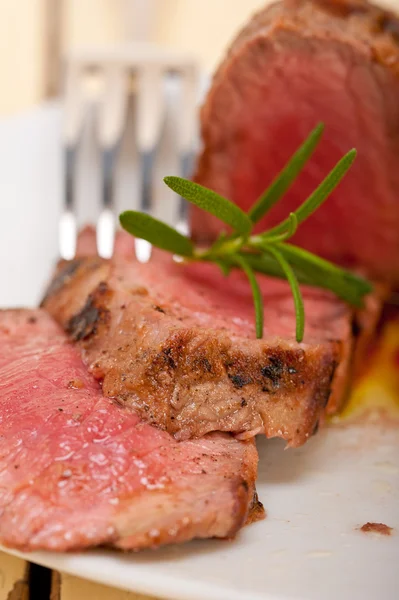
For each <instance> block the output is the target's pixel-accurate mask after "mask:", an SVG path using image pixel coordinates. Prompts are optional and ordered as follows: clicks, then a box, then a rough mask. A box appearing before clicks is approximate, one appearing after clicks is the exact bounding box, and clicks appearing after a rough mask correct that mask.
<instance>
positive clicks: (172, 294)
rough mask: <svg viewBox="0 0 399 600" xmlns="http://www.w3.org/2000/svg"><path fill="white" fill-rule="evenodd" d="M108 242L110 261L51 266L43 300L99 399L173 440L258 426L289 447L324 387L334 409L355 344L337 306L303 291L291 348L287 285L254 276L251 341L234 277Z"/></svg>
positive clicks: (244, 433)
mask: <svg viewBox="0 0 399 600" xmlns="http://www.w3.org/2000/svg"><path fill="white" fill-rule="evenodd" d="M118 245H119V250H118V251H117V254H116V256H115V258H114V259H113V260H112V261H111V262H107V261H104V260H101V259H99V258H96V257H89V258H80V259H77V260H75V261H72V262H71V263H61V264H60V267H59V270H58V274H57V275H56V277H55V279H54V281H53V283H52V285H51V287H50V289H49V292H48V294H47V297H46V299H45V301H44V303H43V306H44V307H45V308H46V309H47V310H48V311H49V312H50V314H51V315H52V316H53V317H54V318H55V319H56V320H57V321H58V322H59V323H60V324H61V325H62V326H63V327H64V329H65V330H66V331H67V332H68V333H69V335H70V336H71V338H72V339H73V340H75V341H76V342H78V344H79V346H80V347H81V349H82V353H83V360H84V362H85V363H86V364H87V365H88V367H89V370H90V372H91V373H92V374H93V375H94V376H95V377H96V378H97V379H99V380H100V381H102V389H103V392H104V394H105V395H106V396H110V397H114V398H118V399H119V400H121V401H123V402H124V403H127V404H128V405H129V406H131V407H133V408H134V410H136V411H137V412H138V413H139V414H140V416H141V417H142V418H143V419H146V420H147V421H149V422H150V423H154V424H156V425H157V426H159V427H161V428H162V429H165V430H167V431H169V432H170V433H173V434H174V435H175V437H176V438H177V439H187V438H189V437H192V436H195V437H196V436H201V435H203V434H205V433H207V432H209V431H214V430H220V431H231V432H234V433H235V434H238V435H240V436H241V437H242V438H246V437H250V436H253V435H254V434H256V433H259V432H264V433H265V434H266V435H267V436H268V437H273V436H280V437H283V438H284V439H285V440H287V442H288V444H289V445H291V446H298V445H300V444H302V443H304V442H305V441H306V439H307V438H308V437H309V436H310V435H312V433H313V432H314V431H315V429H316V428H317V424H318V420H319V418H320V416H321V414H322V413H323V411H324V408H325V406H326V404H327V402H328V401H329V398H330V394H331V391H332V390H333V391H334V393H333V396H332V398H331V402H332V403H333V404H332V407H333V408H336V406H337V404H339V402H340V401H341V400H342V397H343V395H344V391H345V388H346V385H347V379H348V376H349V375H350V366H351V360H352V353H353V347H354V339H353V336H352V324H353V314H352V311H351V309H350V308H348V307H347V306H346V305H344V304H343V303H341V302H340V301H338V300H336V299H335V298H333V297H332V296H330V295H329V294H328V293H325V292H322V291H320V290H314V289H306V288H304V296H305V306H306V314H307V325H306V333H305V340H304V343H301V344H298V343H296V342H295V339H294V331H295V314H294V308H293V301H292V296H291V293H290V291H289V287H288V284H286V283H285V282H282V281H278V280H273V279H268V278H266V277H263V278H262V277H260V278H259V280H260V283H261V287H262V290H263V294H264V303H265V308H266V311H265V335H264V339H262V340H256V339H255V334H254V317H253V304H252V300H251V293H250V289H249V285H248V284H247V282H246V280H245V279H244V278H243V277H242V274H240V273H233V274H231V276H230V277H229V278H228V279H225V278H223V276H222V275H221V274H220V273H219V271H218V270H217V269H216V268H214V267H213V266H212V265H191V266H189V267H183V266H182V265H176V264H175V263H173V262H172V261H171V259H170V257H169V256H167V255H164V254H163V253H161V252H158V253H155V255H154V257H153V259H152V260H151V262H150V263H149V264H146V265H141V264H139V263H138V262H137V261H136V260H135V259H134V257H133V253H132V250H131V246H132V239H131V238H130V237H129V236H127V235H122V236H121V237H120V238H119V241H118ZM84 250H87V248H84ZM337 365H338V368H337Z"/></svg>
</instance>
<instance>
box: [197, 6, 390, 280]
mask: <svg viewBox="0 0 399 600" xmlns="http://www.w3.org/2000/svg"><path fill="white" fill-rule="evenodd" d="M398 98H399V21H398V19H397V18H396V17H395V16H393V15H392V14H391V13H389V12H386V11H384V10H382V9H380V8H376V7H374V6H372V5H370V4H368V3H367V2H364V1H362V0H314V1H311V0H290V1H287V2H279V3H276V4H273V5H272V6H268V7H266V8H265V9H264V10H262V11H261V12H259V13H258V14H257V15H255V16H254V18H253V19H252V21H251V22H250V23H249V24H248V25H247V26H246V27H245V28H244V29H243V30H242V31H241V33H240V34H239V35H238V37H237V38H236V40H235V41H234V43H233V44H232V46H231V48H230V50H229V51H228V53H227V56H226V58H225V60H224V61H223V62H222V64H221V65H220V67H219V69H218V71H217V73H216V75H215V77H214V80H213V84H212V87H211V89H210V92H209V94H208V97H207V99H206V101H205V104H204V106H203V108H202V115H201V120H202V137H203V143H204V146H203V148H204V149H203V153H202V155H201V157H200V159H199V163H198V168H197V172H196V175H195V180H196V181H197V182H199V183H201V184H203V185H205V186H208V187H210V188H212V189H213V190H216V191H217V192H219V193H221V194H223V195H225V196H227V197H228V198H230V199H231V200H233V201H234V202H236V203H237V204H238V205H240V206H241V207H242V208H244V209H248V208H249V207H250V206H251V204H252V203H253V202H254V201H255V199H256V198H257V197H258V195H259V194H260V193H261V192H262V191H263V190H264V189H265V188H266V186H267V185H268V184H270V182H271V181H272V179H273V177H274V176H275V175H276V174H277V173H278V172H279V170H280V169H281V168H282V167H283V165H284V164H285V163H286V161H287V160H288V159H289V157H290V156H291V155H292V154H293V152H294V151H295V150H296V148H297V147H298V146H299V144H300V143H301V142H302V141H303V140H304V138H305V137H306V136H307V135H308V133H309V132H310V130H311V129H312V128H313V127H314V126H315V125H316V123H317V122H319V121H324V123H325V124H326V129H325V134H324V138H323V140H322V141H321V143H320V146H319V148H318V149H317V150H316V152H315V154H314V156H313V157H312V159H311V161H310V162H309V164H308V165H307V167H306V168H305V170H304V172H303V173H302V174H301V176H300V177H299V178H298V180H297V181H296V182H295V184H294V185H293V187H292V188H291V190H290V191H289V192H288V194H287V196H286V197H285V198H284V199H283V200H282V201H281V202H280V203H279V204H278V205H277V206H276V207H274V209H273V210H272V211H271V212H270V214H269V215H267V217H266V218H265V219H264V220H263V221H262V223H261V225H260V228H265V227H267V226H272V225H274V224H276V223H277V222H278V221H280V220H281V219H282V218H283V217H286V216H287V215H288V213H289V212H290V211H292V210H294V209H295V208H296V207H297V206H298V205H299V203H300V202H302V201H303V200H304V199H305V198H306V197H307V195H308V194H309V193H310V192H311V191H312V190H314V189H315V187H316V185H318V184H319V182H320V181H321V179H322V178H323V177H324V176H325V175H326V174H327V173H328V171H329V170H330V169H331V168H332V167H333V165H334V164H335V162H336V161H338V159H339V158H340V157H341V156H342V155H343V153H344V152H346V151H348V150H349V149H350V148H352V147H356V148H357V149H358V157H357V160H356V162H355V164H354V166H353V168H352V169H351V171H350V173H349V174H348V175H347V176H346V177H345V180H344V181H343V182H342V183H341V184H340V186H339V187H338V188H337V190H335V191H334V193H333V194H332V196H331V198H330V199H329V201H328V202H327V203H326V204H325V205H324V206H323V207H321V209H320V210H319V211H317V212H316V213H315V214H314V215H312V217H311V218H310V219H309V220H308V221H306V222H305V223H303V224H302V225H301V226H300V228H299V229H298V231H297V233H296V234H295V237H294V238H293V239H294V242H295V243H297V244H299V245H301V246H303V247H304V248H308V249H310V250H312V251H314V252H316V253H317V254H319V255H321V256H324V257H326V258H329V259H331V260H333V261H336V262H338V263H341V264H344V265H348V266H350V267H353V266H361V267H362V268H365V269H366V272H367V274H368V275H369V276H372V277H374V278H377V279H382V280H384V281H386V282H389V283H393V284H398V283H399V204H398V196H397V189H398V187H399V168H398V166H399V159H398V157H399V102H398ZM193 227H194V232H195V235H196V237H197V238H202V239H209V238H211V239H213V238H214V237H215V236H216V234H217V233H218V232H219V230H220V223H219V222H218V221H217V220H216V219H214V218H211V217H209V215H207V214H205V213H203V212H197V211H196V212H195V213H194V217H193Z"/></svg>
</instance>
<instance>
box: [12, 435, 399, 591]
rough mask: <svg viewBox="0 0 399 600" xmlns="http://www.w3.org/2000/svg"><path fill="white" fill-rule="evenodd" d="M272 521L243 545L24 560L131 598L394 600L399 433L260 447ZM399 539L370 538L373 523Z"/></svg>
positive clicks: (214, 543)
mask: <svg viewBox="0 0 399 600" xmlns="http://www.w3.org/2000/svg"><path fill="white" fill-rule="evenodd" d="M259 450H260V456H261V462H260V472H259V480H258V491H259V495H260V498H261V500H262V501H263V502H264V504H265V508H266V510H267V513H268V516H267V519H266V520H264V521H263V522H260V523H255V524H253V525H251V526H249V527H247V528H245V529H244V530H243V531H242V532H241V533H240V535H239V536H238V537H237V539H236V540H234V541H221V540H209V541H197V542H192V543H189V544H185V545H181V546H171V547H169V548H164V549H161V550H158V551H146V552H141V553H139V554H122V553H119V552H114V551H94V552H87V553H81V554H70V555H66V554H61V555H57V554H50V553H34V554H24V555H22V556H24V557H25V558H27V559H29V560H31V561H34V562H38V563H40V564H43V565H46V566H49V567H52V568H55V569H59V570H61V571H65V572H67V573H71V574H73V575H77V576H79V577H85V578H87V579H92V580H94V581H97V582H100V583H104V584H108V585H111V586H115V587H121V588H124V589H127V590H131V591H136V592H142V593H146V594H152V595H155V596H158V597H160V598H168V599H176V600H177V599H179V600H180V599H181V600H205V598H206V599H209V600H288V599H291V600H293V599H295V600H305V599H306V600H337V598H339V599H340V600H375V599H376V598H382V599H384V600H394V599H397V598H398V591H399V568H398V560H399V431H398V430H393V429H392V430H388V431H384V430H382V429H379V428H378V427H376V426H375V427H370V426H368V427H359V428H352V427H351V428H347V429H339V430H338V429H332V430H329V431H326V432H323V433H321V434H319V435H318V436H317V437H316V438H314V439H313V440H311V441H310V442H308V444H307V445H306V446H305V447H303V448H301V449H299V450H289V451H284V450H283V444H281V443H280V442H279V441H271V442H266V440H259ZM369 521H372V522H378V523H384V524H386V525H388V526H391V527H393V528H394V529H395V531H394V532H393V534H392V535H391V536H389V537H385V536H379V535H375V534H370V533H368V534H366V533H362V532H361V531H359V530H358V527H359V526H361V525H363V524H364V523H366V522H369Z"/></svg>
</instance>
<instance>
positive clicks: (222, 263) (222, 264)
mask: <svg viewBox="0 0 399 600" xmlns="http://www.w3.org/2000/svg"><path fill="white" fill-rule="evenodd" d="M215 263H216V264H217V266H218V267H219V269H220V270H221V271H222V273H223V275H224V276H225V277H227V275H230V271H231V265H229V264H227V263H226V262H225V261H223V260H215Z"/></svg>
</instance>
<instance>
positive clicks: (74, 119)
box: [59, 43, 199, 262]
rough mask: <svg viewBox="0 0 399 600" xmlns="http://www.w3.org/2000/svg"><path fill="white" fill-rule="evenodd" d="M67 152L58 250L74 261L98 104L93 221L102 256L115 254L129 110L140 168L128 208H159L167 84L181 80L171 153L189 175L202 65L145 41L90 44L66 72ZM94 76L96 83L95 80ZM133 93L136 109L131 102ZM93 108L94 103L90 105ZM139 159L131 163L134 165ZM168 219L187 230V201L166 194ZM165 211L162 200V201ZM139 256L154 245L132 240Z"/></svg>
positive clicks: (150, 210)
mask: <svg viewBox="0 0 399 600" xmlns="http://www.w3.org/2000/svg"><path fill="white" fill-rule="evenodd" d="M65 73H66V75H65V88H64V89H65V92H64V130H63V150H64V165H65V180H64V202H63V213H62V215H61V218H60V230H59V251H60V255H61V257H63V258H65V259H71V258H73V256H74V255H75V252H76V241H77V230H78V226H77V225H78V223H77V204H78V202H77V198H76V179H77V165H78V162H79V160H80V154H79V149H80V145H81V143H82V136H83V132H84V128H85V123H86V121H87V118H88V113H89V111H90V110H92V109H94V110H95V117H96V118H95V131H94V137H95V144H96V148H97V154H98V157H99V163H100V172H101V175H100V177H101V185H100V190H99V198H98V207H99V214H98V218H97V220H96V239H97V251H98V254H99V255H100V256H102V257H104V258H109V257H111V256H112V252H113V246H114V237H115V231H116V227H117V223H116V202H115V187H116V186H115V183H116V177H117V164H118V158H119V154H120V148H121V143H122V140H123V137H124V133H125V127H126V123H127V120H128V117H129V116H132V115H129V110H133V118H134V122H135V127H134V129H135V133H134V137H135V146H136V151H137V159H136V161H137V165H136V166H138V172H139V177H138V178H139V182H140V184H139V189H140V191H139V200H138V203H136V205H135V204H134V201H133V198H132V204H131V205H130V206H127V207H125V208H132V209H138V210H141V211H144V212H147V213H151V214H155V212H156V207H155V203H154V181H153V180H154V173H155V167H156V162H157V157H158V151H159V148H160V146H161V145H162V136H163V131H164V126H165V119H166V118H167V115H166V104H167V87H168V86H167V83H168V82H170V81H172V80H174V81H175V82H177V84H178V85H177V86H175V89H177V90H178V93H177V95H176V96H175V100H174V102H175V104H176V107H177V109H178V114H179V118H178V122H177V127H176V132H175V133H176V135H175V139H176V142H175V148H174V149H173V151H174V152H176V154H177V162H178V165H179V167H178V170H179V172H180V173H178V174H180V175H182V176H184V177H188V176H189V175H190V172H191V166H192V158H193V155H194V152H195V148H196V140H197V136H196V122H197V117H196V105H197V98H198V89H199V70H198V67H197V65H196V63H195V61H194V60H192V59H191V58H190V57H186V56H184V55H181V54H178V53H172V52H165V51H163V50H161V49H159V48H157V47H154V46H153V45H148V44H145V43H141V44H127V45H122V46H119V47H115V48H113V49H112V50H108V51H105V50H102V51H99V50H95V49H94V50H90V51H85V52H78V53H74V54H72V55H70V56H69V57H68V59H67V64H66V70H65ZM93 80H94V83H93ZM131 95H133V97H134V100H135V103H134V104H135V105H134V109H131V108H129V106H130V105H129V102H128V99H129V97H130V96H131ZM93 107H94V108H93ZM133 166H134V165H132V168H133ZM167 208H168V211H167V212H168V220H169V221H171V222H172V223H173V224H174V225H175V226H176V227H177V228H178V229H179V230H180V231H184V232H186V233H187V232H188V219H187V208H186V206H185V202H184V201H183V200H182V199H178V198H175V199H174V200H173V201H171V200H170V199H168V207H167ZM162 212H163V214H165V203H164V206H163V211H162ZM135 248H136V256H137V258H138V260H140V261H142V262H146V261H147V260H149V258H150V256H151V246H150V245H149V244H147V243H146V242H144V241H143V240H135Z"/></svg>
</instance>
